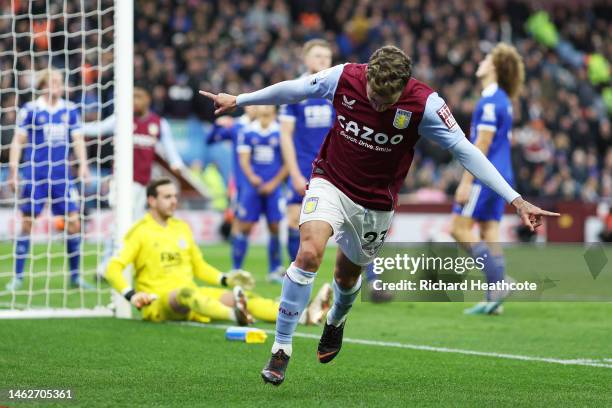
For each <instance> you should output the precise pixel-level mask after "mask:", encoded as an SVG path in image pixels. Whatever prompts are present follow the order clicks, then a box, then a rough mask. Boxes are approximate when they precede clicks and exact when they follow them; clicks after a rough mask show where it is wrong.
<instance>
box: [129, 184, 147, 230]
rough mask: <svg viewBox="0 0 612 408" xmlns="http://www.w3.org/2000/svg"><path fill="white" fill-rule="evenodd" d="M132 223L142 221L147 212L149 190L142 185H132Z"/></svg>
mask: <svg viewBox="0 0 612 408" xmlns="http://www.w3.org/2000/svg"><path fill="white" fill-rule="evenodd" d="M132 200H133V201H132V221H137V220H139V219H141V218H142V217H143V216H144V215H145V212H146V211H147V188H146V187H145V186H143V185H142V184H140V183H137V182H135V181H134V182H133V183H132Z"/></svg>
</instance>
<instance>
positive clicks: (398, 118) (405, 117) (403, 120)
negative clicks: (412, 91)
mask: <svg viewBox="0 0 612 408" xmlns="http://www.w3.org/2000/svg"><path fill="white" fill-rule="evenodd" d="M411 117H412V112H410V111H406V110H403V109H398V110H397V111H396V112H395V118H393V126H394V127H395V128H396V129H406V128H407V127H408V125H409V124H410V118H411Z"/></svg>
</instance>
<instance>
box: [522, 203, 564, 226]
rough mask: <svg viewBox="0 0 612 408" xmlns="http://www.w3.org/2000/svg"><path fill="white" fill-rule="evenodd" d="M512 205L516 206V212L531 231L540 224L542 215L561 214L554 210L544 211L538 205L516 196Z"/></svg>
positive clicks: (555, 215) (552, 215)
mask: <svg viewBox="0 0 612 408" xmlns="http://www.w3.org/2000/svg"><path fill="white" fill-rule="evenodd" d="M512 205H513V206H514V207H515V208H516V213H517V214H518V216H519V217H521V221H522V222H523V224H525V225H526V226H528V227H529V229H530V230H531V231H535V229H536V228H538V227H539V226H540V225H542V216H548V217H558V216H560V215H561V214H559V213H556V212H550V211H545V210H543V209H541V208H540V207H537V206H535V205H533V204H531V203H530V202H529V201H525V200H523V199H522V198H521V197H517V198H515V199H514V201H512Z"/></svg>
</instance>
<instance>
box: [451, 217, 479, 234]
mask: <svg viewBox="0 0 612 408" xmlns="http://www.w3.org/2000/svg"><path fill="white" fill-rule="evenodd" d="M473 227H474V220H473V219H472V218H471V217H466V216H463V215H461V214H454V215H453V218H452V220H451V233H452V234H453V236H454V237H455V238H458V237H457V236H458V235H459V238H460V235H461V234H462V233H465V232H471V231H472V228H473Z"/></svg>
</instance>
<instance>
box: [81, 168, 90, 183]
mask: <svg viewBox="0 0 612 408" xmlns="http://www.w3.org/2000/svg"><path fill="white" fill-rule="evenodd" d="M79 178H80V179H81V183H83V184H90V183H91V173H90V172H89V167H88V166H87V165H80V166H79Z"/></svg>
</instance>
